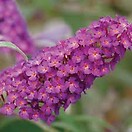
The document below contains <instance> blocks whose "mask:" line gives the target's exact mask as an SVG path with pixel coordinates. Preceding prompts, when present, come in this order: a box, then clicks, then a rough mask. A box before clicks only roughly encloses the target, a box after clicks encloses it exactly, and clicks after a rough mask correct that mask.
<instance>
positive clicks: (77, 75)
mask: <svg viewBox="0 0 132 132" xmlns="http://www.w3.org/2000/svg"><path fill="white" fill-rule="evenodd" d="M131 27H132V26H131V24H129V23H128V22H127V20H126V19H125V18H124V17H119V16H117V17H116V18H114V19H113V18H111V17H104V18H101V19H99V20H98V21H96V22H93V23H92V24H91V25H90V26H89V27H86V28H82V29H80V30H78V31H77V32H76V35H75V36H74V37H72V38H70V39H67V40H63V41H59V42H58V43H57V45H56V46H55V47H50V48H44V49H43V50H42V51H40V52H39V53H38V54H37V55H36V56H34V57H32V59H31V60H29V61H28V62H26V61H21V62H19V63H18V64H17V65H16V66H15V67H11V68H8V69H6V70H4V71H3V72H1V74H0V78H1V79H0V86H1V87H0V96H1V97H3V98H4V99H3V98H2V99H3V102H5V103H4V105H3V106H1V108H0V112H1V113H3V114H6V115H11V114H13V113H14V111H15V110H16V109H18V110H17V111H18V115H19V116H20V117H21V118H24V119H30V120H35V121H37V120H38V119H39V118H40V119H42V120H45V121H46V122H47V123H48V124H50V123H51V122H52V121H53V120H54V119H55V116H57V115H58V114H59V109H60V108H61V107H63V108H64V109H65V110H66V109H67V107H68V106H69V105H70V104H73V103H75V102H77V100H79V99H80V97H81V94H82V93H85V91H86V90H87V89H88V88H90V86H91V85H92V84H93V81H94V80H95V79H96V78H98V77H102V76H104V75H106V74H108V73H109V72H110V71H112V70H113V69H114V67H115V65H116V64H117V63H118V62H119V61H120V59H122V58H123V56H124V54H125V51H126V49H131V47H132V35H131V34H132V33H131Z"/></svg>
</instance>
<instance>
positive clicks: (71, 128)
mask: <svg viewBox="0 0 132 132" xmlns="http://www.w3.org/2000/svg"><path fill="white" fill-rule="evenodd" d="M52 126H53V127H57V128H62V129H64V130H67V131H70V132H80V131H79V129H78V128H77V126H76V125H75V124H71V123H68V122H62V121H61V122H59V121H58V122H57V121H56V122H54V123H53V124H52Z"/></svg>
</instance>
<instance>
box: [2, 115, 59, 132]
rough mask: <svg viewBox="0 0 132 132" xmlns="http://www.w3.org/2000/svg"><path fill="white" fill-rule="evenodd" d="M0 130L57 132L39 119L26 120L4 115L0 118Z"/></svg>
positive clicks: (11, 131)
mask: <svg viewBox="0 0 132 132" xmlns="http://www.w3.org/2000/svg"><path fill="white" fill-rule="evenodd" d="M0 122H1V125H0V132H8V131H9V132H58V131H57V130H55V129H54V128H52V127H50V126H48V125H46V124H45V123H44V122H41V121H37V122H34V121H28V120H21V119H19V118H13V117H10V118H9V117H8V118H7V117H5V118H2V120H0Z"/></svg>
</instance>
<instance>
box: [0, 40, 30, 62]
mask: <svg viewBox="0 0 132 132" xmlns="http://www.w3.org/2000/svg"><path fill="white" fill-rule="evenodd" d="M0 47H5V48H11V49H13V50H15V51H17V52H19V53H20V54H21V55H22V56H23V58H24V59H25V60H26V61H27V60H28V57H27V56H26V55H25V53H24V52H23V51H22V50H21V49H19V48H18V47H17V46H16V45H15V44H13V43H11V42H5V41H1V42H0Z"/></svg>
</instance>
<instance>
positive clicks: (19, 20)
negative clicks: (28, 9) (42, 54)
mask: <svg viewBox="0 0 132 132" xmlns="http://www.w3.org/2000/svg"><path fill="white" fill-rule="evenodd" d="M0 41H9V42H12V43H14V44H16V45H17V46H18V47H19V48H20V49H21V50H22V51H24V52H25V53H26V54H29V55H30V54H32V53H33V51H34V50H35V47H34V44H33V40H32V39H31V36H30V35H29V33H28V31H27V25H26V22H25V21H24V18H23V17H22V15H21V13H20V11H19V9H18V7H17V5H16V2H15V0H0ZM4 51H6V52H7V53H10V52H11V50H10V49H7V48H6V49H5V48H4ZM18 56H19V55H18Z"/></svg>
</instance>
